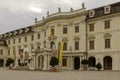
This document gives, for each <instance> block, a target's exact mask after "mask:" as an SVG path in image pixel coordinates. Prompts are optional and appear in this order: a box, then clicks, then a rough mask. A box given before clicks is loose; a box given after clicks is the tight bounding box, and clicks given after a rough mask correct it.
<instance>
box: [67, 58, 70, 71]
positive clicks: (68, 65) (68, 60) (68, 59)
mask: <svg viewBox="0 0 120 80" xmlns="http://www.w3.org/2000/svg"><path fill="white" fill-rule="evenodd" d="M67 68H68V69H70V57H69V56H68V57H67Z"/></svg>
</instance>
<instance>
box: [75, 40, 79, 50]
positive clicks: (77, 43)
mask: <svg viewBox="0 0 120 80" xmlns="http://www.w3.org/2000/svg"><path fill="white" fill-rule="evenodd" d="M75 50H79V42H75Z"/></svg>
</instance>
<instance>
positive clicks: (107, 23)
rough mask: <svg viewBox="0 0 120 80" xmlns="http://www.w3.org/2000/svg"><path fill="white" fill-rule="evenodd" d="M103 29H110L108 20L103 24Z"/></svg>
mask: <svg viewBox="0 0 120 80" xmlns="http://www.w3.org/2000/svg"><path fill="white" fill-rule="evenodd" d="M104 26H105V29H108V28H110V20H107V21H105V22H104Z"/></svg>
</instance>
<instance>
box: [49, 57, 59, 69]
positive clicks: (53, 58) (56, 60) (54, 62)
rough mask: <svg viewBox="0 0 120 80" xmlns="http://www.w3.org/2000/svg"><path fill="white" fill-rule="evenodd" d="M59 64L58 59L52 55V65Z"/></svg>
mask: <svg viewBox="0 0 120 80" xmlns="http://www.w3.org/2000/svg"><path fill="white" fill-rule="evenodd" d="M56 65H58V59H57V58H56V57H51V60H50V66H52V67H55V66H56Z"/></svg>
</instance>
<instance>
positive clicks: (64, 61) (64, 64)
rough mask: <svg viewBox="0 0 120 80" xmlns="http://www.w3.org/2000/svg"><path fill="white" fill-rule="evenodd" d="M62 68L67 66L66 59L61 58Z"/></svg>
mask: <svg viewBox="0 0 120 80" xmlns="http://www.w3.org/2000/svg"><path fill="white" fill-rule="evenodd" d="M62 66H63V67H66V66H67V59H66V58H63V62H62Z"/></svg>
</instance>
